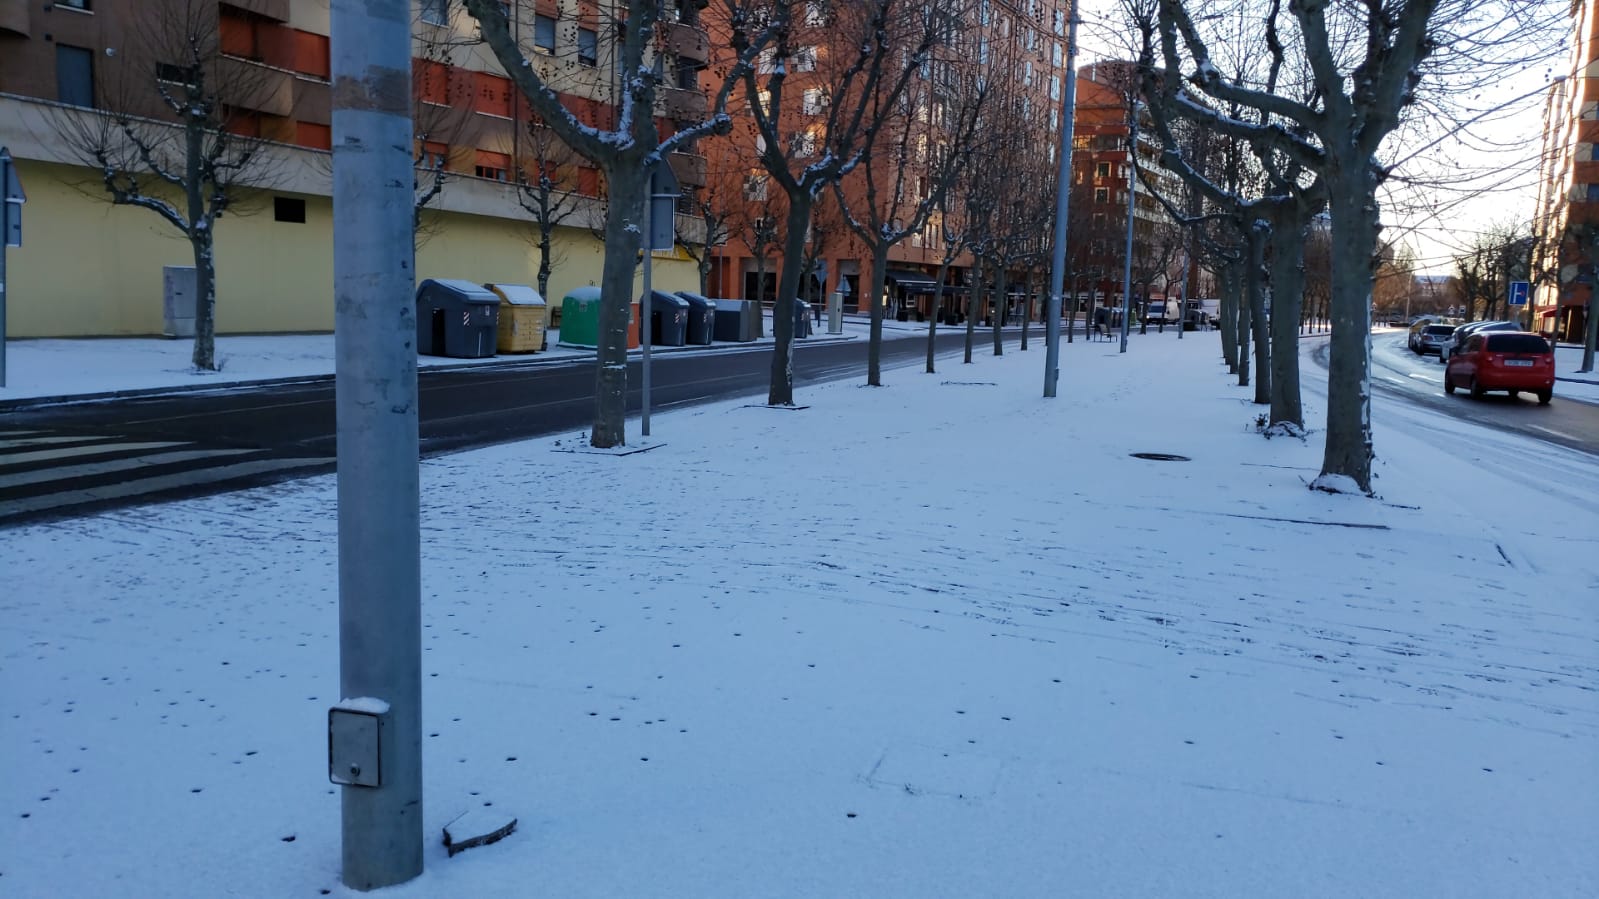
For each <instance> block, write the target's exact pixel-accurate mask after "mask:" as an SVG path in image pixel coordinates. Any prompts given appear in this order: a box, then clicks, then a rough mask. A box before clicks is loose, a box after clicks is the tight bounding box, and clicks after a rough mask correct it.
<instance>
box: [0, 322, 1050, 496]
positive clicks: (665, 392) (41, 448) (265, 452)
mask: <svg viewBox="0 0 1599 899" xmlns="http://www.w3.org/2000/svg"><path fill="white" fill-rule="evenodd" d="M989 333H990V332H987V331H986V330H985V329H979V332H978V335H977V337H978V343H977V345H976V346H977V350H976V351H977V352H980V353H988V352H991V349H990V347H991V338H990V337H989ZM964 336H965V335H964V331H963V330H958V329H951V330H950V331H948V332H945V333H942V334H941V335H940V336H939V340H938V348H939V352H940V354H941V355H942V357H943V364H944V365H949V364H952V361H951V357H950V356H949V355H948V354H950V353H954V352H958V351H959V350H960V348H961V347H962V346H963V341H964ZM1019 337H1020V329H1019V328H1012V329H1007V331H1006V334H1005V339H1006V343H1007V345H1009V347H1010V348H1011V349H1013V350H1014V348H1015V346H1016V344H1017V341H1018V339H1019ZM1035 337H1036V340H1037V342H1038V343H1041V342H1042V333H1041V331H1037V332H1036V333H1035ZM926 346H927V345H926V342H925V340H922V339H893V340H885V341H884V342H883V364H884V367H885V368H891V367H894V366H896V365H904V364H917V363H919V361H920V360H921V358H922V357H923V356H924V355H925V353H926ZM866 351H867V342H866V341H865V340H849V341H819V342H808V341H800V342H799V343H798V345H797V348H796V351H795V354H794V375H795V384H796V394H797V397H796V398H797V399H798V401H800V402H804V385H805V384H807V383H815V382H820V381H827V380H834V379H838V378H850V377H858V378H860V379H862V381H864V380H865V374H866ZM1041 360H1042V357H1040V361H1041ZM953 364H959V363H958V361H954V362H953ZM770 367H771V349H770V346H769V345H759V346H750V347H741V346H740V347H716V348H709V349H705V350H697V351H692V352H664V353H657V354H655V355H654V357H653V359H652V363H651V380H652V387H653V390H652V396H653V400H652V404H651V409H652V410H654V411H660V410H664V409H669V408H671V407H673V406H680V405H691V404H694V403H701V402H707V401H710V400H716V399H723V398H730V397H738V396H750V397H752V398H754V399H755V401H757V402H764V401H765V397H766V390H767V384H768V381H769V377H770ZM641 380H642V374H641V371H640V364H639V362H638V361H637V360H634V361H632V362H630V364H629V366H628V386H629V396H628V408H629V411H630V412H634V413H636V412H637V410H638V409H639V403H640V396H641V391H640V383H641ZM418 386H419V390H420V429H421V443H422V446H421V450H422V455H423V456H428V455H433V454H437V453H442V452H449V451H452V450H457V449H463V448H468V447H474V446H485V445H489V444H494V443H501V442H505V441H510V440H518V439H523V438H528V437H535V436H541V435H547V434H555V433H561V432H563V431H567V430H582V431H586V430H587V429H588V427H589V425H590V424H591V423H592V422H593V416H594V405H593V398H592V397H593V393H594V365H593V363H592V361H588V360H582V361H576V360H574V361H573V362H571V363H555V362H553V361H552V362H551V363H546V364H539V365H534V366H517V367H484V366H473V367H467V368H460V369H452V370H447V371H428V370H424V371H423V372H422V373H421V374H420V376H419V379H418ZM657 434H659V432H657ZM334 457H335V416H334V385H333V381H332V379H331V378H328V379H324V380H319V381H313V382H302V383H295V384H285V385H278V386H271V387H262V388H252V389H239V390H222V391H205V392H199V393H173V394H164V395H157V396H148V397H135V398H123V399H115V400H103V401H91V402H83V403H74V404H67V405H58V406H47V407H40V408H37V409H24V410H17V411H13V412H10V413H8V414H7V415H6V417H5V422H4V428H3V429H0V463H4V464H3V465H0V523H7V524H10V523H16V522H19V521H23V520H29V519H38V518H41V517H49V516H59V515H63V514H79V513H82V512H86V511H89V510H91V509H105V508H113V507H118V506H125V505H130V504H134V503H138V502H146V501H150V500H154V499H173V498H178V497H183V496H195V495H202V494H206V493H215V492H220V491H224V490H234V489H238V488H241V487H245V486H251V485H256V484H263V483H270V482H273V481H277V480H283V479H285V478H290V477H299V476H304V475H307V474H316V473H320V472H326V471H331V470H333V468H334Z"/></svg>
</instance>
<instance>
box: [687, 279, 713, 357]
mask: <svg viewBox="0 0 1599 899" xmlns="http://www.w3.org/2000/svg"><path fill="white" fill-rule="evenodd" d="M677 295H678V296H680V297H682V298H683V299H684V300H685V301H687V302H688V335H687V339H688V342H689V343H691V344H694V345H695V346H705V345H706V344H709V343H710V342H711V340H712V339H713V338H715V337H716V301H715V300H713V299H711V298H710V297H703V296H700V295H699V294H697V293H690V292H688V291H686V290H680V291H678V292H677Z"/></svg>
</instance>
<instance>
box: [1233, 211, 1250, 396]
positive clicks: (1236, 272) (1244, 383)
mask: <svg viewBox="0 0 1599 899" xmlns="http://www.w3.org/2000/svg"><path fill="white" fill-rule="evenodd" d="M1250 255H1251V254H1250V253H1249V249H1248V246H1247V243H1246V245H1245V249H1244V259H1245V261H1244V262H1243V263H1242V264H1240V265H1236V266H1234V267H1233V282H1234V284H1233V291H1234V294H1235V295H1236V297H1237V299H1236V300H1235V301H1234V302H1235V303H1237V310H1238V311H1237V312H1236V313H1234V315H1233V333H1234V334H1236V335H1237V339H1236V340H1234V341H1233V345H1234V347H1235V348H1236V349H1237V352H1238V359H1237V360H1236V362H1235V364H1234V366H1233V368H1234V370H1235V371H1236V372H1237V374H1238V386H1239V387H1248V386H1249V324H1250V314H1251V313H1250V308H1249V307H1250V300H1251V299H1255V297H1252V296H1251V293H1253V290H1254V288H1252V287H1251V286H1250V277H1249V271H1248V269H1249V262H1248V259H1249V257H1250Z"/></svg>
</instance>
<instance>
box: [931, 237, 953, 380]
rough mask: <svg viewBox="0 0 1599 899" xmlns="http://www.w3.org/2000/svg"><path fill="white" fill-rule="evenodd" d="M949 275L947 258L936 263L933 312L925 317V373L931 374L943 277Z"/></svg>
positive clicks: (941, 300)
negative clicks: (936, 278)
mask: <svg viewBox="0 0 1599 899" xmlns="http://www.w3.org/2000/svg"><path fill="white" fill-rule="evenodd" d="M947 277H949V260H948V259H945V260H944V261H942V262H940V263H939V264H938V281H937V283H935V284H934V285H933V310H932V311H933V314H932V315H929V316H928V317H927V373H928V374H933V373H934V371H933V348H934V346H935V345H936V341H937V338H938V314H939V309H940V307H941V306H943V303H944V279H945V278H947Z"/></svg>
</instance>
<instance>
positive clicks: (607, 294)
mask: <svg viewBox="0 0 1599 899" xmlns="http://www.w3.org/2000/svg"><path fill="white" fill-rule="evenodd" d="M605 181H606V185H607V186H608V188H609V194H610V196H609V208H608V209H607V211H606V215H605V264H604V267H603V268H602V269H601V277H600V333H599V349H598V351H597V352H596V359H595V374H594V427H593V430H592V431H591V432H590V435H589V443H590V444H592V445H593V446H595V447H596V448H599V449H606V448H608V447H613V446H623V445H624V444H625V443H626V442H627V434H626V430H625V425H626V421H627V325H628V318H629V315H630V313H631V310H632V301H633V273H634V271H635V270H636V268H637V266H638V258H637V257H638V250H639V247H640V246H642V244H643V231H644V226H643V223H644V204H645V194H646V193H647V192H648V189H649V188H648V185H649V175H648V172H647V170H645V168H644V167H643V166H641V165H639V164H638V161H637V160H636V159H618V160H616V162H615V163H614V164H612V165H610V166H608V167H607V169H606V172H605ZM647 308H648V307H641V308H640V310H639V318H640V321H639V327H640V328H647V327H649V323H650V322H649V313H648V312H647V311H645V310H646V309H647Z"/></svg>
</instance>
